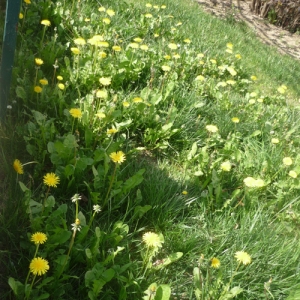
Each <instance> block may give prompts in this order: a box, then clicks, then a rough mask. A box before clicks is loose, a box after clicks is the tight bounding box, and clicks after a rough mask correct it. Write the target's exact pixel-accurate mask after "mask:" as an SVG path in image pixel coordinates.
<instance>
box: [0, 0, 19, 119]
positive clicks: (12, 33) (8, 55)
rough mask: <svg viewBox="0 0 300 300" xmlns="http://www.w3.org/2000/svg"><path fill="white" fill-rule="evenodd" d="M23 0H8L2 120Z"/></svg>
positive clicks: (0, 69) (0, 79)
mask: <svg viewBox="0 0 300 300" xmlns="http://www.w3.org/2000/svg"><path fill="white" fill-rule="evenodd" d="M20 5H21V0H7V2H6V16H5V26H4V36H3V46H2V59H1V66H0V121H2V120H3V119H4V117H5V114H6V109H7V103H8V96H9V90H10V83H11V76H12V68H13V64H14V55H15V48H16V40H17V27H18V20H19V12H20Z"/></svg>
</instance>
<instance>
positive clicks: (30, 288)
mask: <svg viewBox="0 0 300 300" xmlns="http://www.w3.org/2000/svg"><path fill="white" fill-rule="evenodd" d="M35 278H36V274H35V275H34V277H33V279H32V282H31V285H30V287H29V291H28V295H27V296H26V299H29V296H30V293H31V290H32V286H33V284H34V281H35ZM25 287H26V285H25Z"/></svg>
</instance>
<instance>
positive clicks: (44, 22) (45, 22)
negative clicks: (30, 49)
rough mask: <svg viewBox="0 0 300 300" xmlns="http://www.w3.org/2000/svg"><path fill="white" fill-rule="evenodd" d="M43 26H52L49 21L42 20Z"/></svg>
mask: <svg viewBox="0 0 300 300" xmlns="http://www.w3.org/2000/svg"><path fill="white" fill-rule="evenodd" d="M41 24H42V25H44V26H50V25H51V22H50V21H49V20H42V21H41Z"/></svg>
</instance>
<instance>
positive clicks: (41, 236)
mask: <svg viewBox="0 0 300 300" xmlns="http://www.w3.org/2000/svg"><path fill="white" fill-rule="evenodd" d="M30 240H31V241H32V242H34V243H35V244H36V245H37V244H44V243H45V242H46V241H47V236H46V234H45V233H43V232H36V233H34V234H33V235H32V236H31V239H30Z"/></svg>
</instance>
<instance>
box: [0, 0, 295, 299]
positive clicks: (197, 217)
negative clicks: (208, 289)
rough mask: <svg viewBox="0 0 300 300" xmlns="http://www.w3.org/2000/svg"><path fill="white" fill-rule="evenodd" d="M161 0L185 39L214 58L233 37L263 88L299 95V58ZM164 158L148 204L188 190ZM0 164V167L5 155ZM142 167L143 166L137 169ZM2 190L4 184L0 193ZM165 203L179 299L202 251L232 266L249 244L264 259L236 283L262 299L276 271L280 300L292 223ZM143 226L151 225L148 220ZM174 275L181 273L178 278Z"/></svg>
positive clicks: (189, 6)
mask: <svg viewBox="0 0 300 300" xmlns="http://www.w3.org/2000/svg"><path fill="white" fill-rule="evenodd" d="M146 2H148V1H143V0H142V1H139V2H138V3H137V1H132V3H134V5H137V6H141V7H143V6H144V4H145V3H146ZM157 2H160V3H161V4H166V5H167V6H168V9H169V10H170V11H171V12H172V14H174V16H176V19H178V20H180V21H182V22H183V23H184V32H185V34H186V37H187V38H190V39H191V40H192V41H193V44H195V45H197V47H198V48H199V52H206V51H208V53H209V55H210V56H216V57H217V56H219V55H223V54H224V49H225V45H226V43H227V42H232V43H233V44H234V46H235V49H239V51H240V53H241V55H242V57H243V64H244V66H245V68H247V69H248V70H249V73H251V74H255V75H256V76H257V77H258V78H259V79H260V84H261V85H260V86H261V88H262V90H263V91H264V90H268V89H271V90H274V89H276V87H277V86H278V85H279V84H281V83H285V84H286V85H288V87H289V88H290V89H291V91H292V92H293V94H294V95H295V96H297V97H299V96H300V87H299V86H297V77H298V78H299V76H297V75H296V74H300V63H295V61H294V60H293V59H291V58H289V57H284V56H281V55H279V54H278V53H277V52H276V51H275V50H273V49H270V48H269V47H267V46H265V45H263V44H261V43H260V42H259V41H257V40H256V39H255V38H254V35H253V34H252V33H251V32H250V31H249V30H248V29H247V28H246V27H245V26H244V25H237V24H230V23H228V22H224V21H222V20H218V19H215V18H214V17H211V16H209V15H207V14H205V13H203V12H201V10H200V9H199V7H198V4H196V3H193V2H191V1H188V0H180V1H179V0H178V1H176V2H175V1H169V0H168V1H163V2H162V1H157ZM157 2H156V3H157ZM267 87H268V88H267ZM191 104H192V102H191ZM0 139H1V151H2V153H3V154H2V155H1V159H2V160H3V165H4V166H5V169H6V170H7V173H8V172H9V171H8V169H9V165H10V164H9V161H11V160H12V159H13V158H11V157H9V158H7V153H9V152H10V151H11V149H12V147H13V145H14V141H13V138H12V139H9V142H6V143H3V141H4V139H8V136H7V135H6V134H3V132H2V133H1V135H0ZM14 154H15V153H14ZM167 161H168V160H166V162H158V164H157V166H158V167H159V168H157V166H153V169H151V168H149V169H148V173H147V177H146V180H145V181H144V182H143V183H142V185H141V187H140V188H141V190H142V191H143V195H146V198H147V199H145V200H146V201H147V200H148V199H152V201H153V203H151V204H154V200H153V199H155V200H156V201H157V203H156V204H157V205H158V206H159V205H160V203H161V202H163V201H166V200H165V199H168V201H169V202H168V203H167V205H171V204H172V200H173V198H172V197H174V195H175V194H176V193H177V194H178V193H180V192H181V190H182V189H183V188H184V178H183V176H181V171H182V170H181V169H180V168H178V167H177V166H175V165H171V166H170V165H168V163H167ZM0 165H2V161H1V160H0ZM141 165H142V164H141ZM140 167H141V166H138V167H137V169H138V168H140ZM7 180H8V179H7ZM10 185H11V187H12V191H13V190H14V187H15V185H14V184H12V183H11V184H10ZM158 187H159V188H158ZM155 188H157V190H156V189H155ZM5 189H6V188H5ZM3 191H4V188H3V190H2V191H0V193H1V192H3ZM197 195H198V191H197V190H196V189H195V190H194V191H193V190H192V191H191V192H190V194H189V197H190V199H191V201H192V199H193V196H195V197H197ZM13 197H14V194H13V193H11V194H10V196H9V198H13ZM168 207H169V206H166V205H165V206H164V208H165V209H166V210H163V211H162V212H161V215H160V216H159V218H158V219H156V217H157V216H156V215H153V216H150V217H149V219H150V220H149V224H148V225H150V226H153V227H154V228H155V227H156V228H158V229H162V230H164V233H165V239H166V245H167V247H168V248H169V249H168V250H170V251H183V252H184V253H185V258H184V259H183V260H182V261H181V263H180V264H176V265H174V266H172V268H171V269H170V271H169V274H165V275H164V277H163V278H160V280H161V282H164V283H167V282H172V289H173V292H174V293H175V294H176V295H178V296H180V297H182V299H194V298H193V294H192V286H193V283H192V280H191V275H192V268H193V267H194V266H195V265H197V263H198V259H199V256H200V254H204V256H205V257H206V258H209V257H210V256H211V255H220V258H221V259H223V260H224V265H225V264H227V265H229V264H230V262H229V261H227V262H226V259H228V256H229V255H228V254H230V255H233V254H234V251H236V250H237V249H236V248H244V247H247V250H248V251H249V252H251V253H255V255H254V257H253V259H254V260H256V261H259V262H260V265H257V264H254V266H253V268H249V271H248V270H247V272H246V275H245V278H237V282H248V283H250V285H249V286H250V289H251V292H252V293H254V292H255V294H253V297H252V298H251V299H257V297H258V295H259V296H260V298H261V299H263V298H264V292H263V287H262V285H263V283H264V282H267V281H268V280H269V278H270V277H273V285H272V292H273V293H274V294H275V295H276V299H283V298H282V293H283V291H284V290H285V289H289V288H290V287H291V286H292V285H294V284H296V282H297V277H296V276H295V273H296V266H297V258H298V254H297V253H291V249H293V248H296V247H297V240H296V239H293V238H292V237H293V232H292V233H291V234H290V235H286V230H287V229H286V227H285V226H284V224H281V223H275V224H272V225H270V221H271V220H269V218H270V216H269V215H268V213H267V212H263V211H262V210H261V209H259V208H258V209H257V211H254V210H253V211H251V212H250V213H249V214H236V215H235V214H233V215H231V214H229V213H228V214H226V213H220V214H219V215H218V214H215V215H211V212H210V211H206V210H205V207H204V206H203V205H201V203H199V204H198V205H195V206H193V210H192V211H190V212H189V213H187V214H186V216H180V213H179V212H178V211H176V205H174V207H173V210H171V212H172V213H173V214H174V215H173V216H168V218H165V216H166V214H165V213H166V212H167V211H168ZM179 208H180V206H179ZM170 214H171V213H170ZM5 217H8V215H3V216H2V219H1V223H2V222H3V223H4V222H5V220H4V219H5ZM6 220H7V219H6ZM11 220H12V223H13V222H16V221H17V219H16V218H14V217H12V218H11ZM142 225H145V226H146V224H142ZM16 227H17V224H14V223H13V224H10V225H9V226H8V225H7V226H6V228H8V229H10V228H16ZM8 229H7V232H6V233H5V236H6V237H7V239H6V240H5V241H4V240H2V242H7V243H11V244H13V243H14V236H13V234H12V233H10V232H8ZM10 236H12V238H11V240H9V238H8V237H10ZM183 241H184V243H183ZM286 245H288V246H286ZM12 248H13V247H12ZM15 248H16V247H15ZM227 255H228V256H227ZM8 256H9V255H8V254H5V255H2V262H4V261H5V260H7V259H9V257H8ZM276 266H277V267H276ZM224 272H225V273H228V274H229V273H230V270H229V269H226V270H225V271H224ZM282 273H284V274H285V277H284V278H282V276H281V275H282ZM9 274H10V275H11V276H12V275H15V274H12V270H10V273H9ZM173 274H176V277H174V276H173ZM244 274H245V273H244ZM228 276H230V275H228ZM183 294H184V295H185V298H184V296H183ZM239 299H242V298H239ZM247 299H249V298H247Z"/></svg>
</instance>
